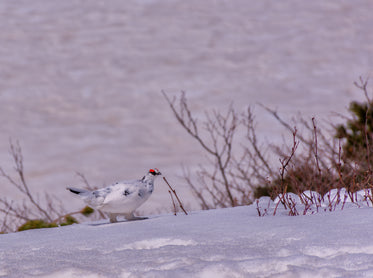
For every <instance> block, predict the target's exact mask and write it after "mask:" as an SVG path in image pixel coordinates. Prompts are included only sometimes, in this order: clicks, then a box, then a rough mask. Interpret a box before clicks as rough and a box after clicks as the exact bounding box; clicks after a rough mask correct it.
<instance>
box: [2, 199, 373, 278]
mask: <svg viewBox="0 0 373 278" xmlns="http://www.w3.org/2000/svg"><path fill="white" fill-rule="evenodd" d="M372 212H373V210H372V209H371V208H361V209H347V210H343V211H336V212H334V213H323V214H316V215H308V216H297V217H289V216H275V217H273V216H266V217H258V216H257V214H256V208H255V206H248V207H237V208H231V209H219V210H210V211H203V212H194V213H192V214H191V215H189V216H182V215H180V216H177V217H175V216H173V215H172V216H171V215H163V216H154V217H152V218H151V219H149V220H144V221H137V222H121V223H116V224H105V223H101V224H89V223H87V224H79V225H73V226H68V227H61V228H54V229H44V230H31V231H26V232H20V233H13V234H6V235H0V277H373V240H372V239H373V237H372V233H371V231H372V230H373V213H372Z"/></svg>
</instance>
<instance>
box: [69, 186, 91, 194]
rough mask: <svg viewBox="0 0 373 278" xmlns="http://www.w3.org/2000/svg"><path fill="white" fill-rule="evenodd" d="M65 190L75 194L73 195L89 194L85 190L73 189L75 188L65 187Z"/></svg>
mask: <svg viewBox="0 0 373 278" xmlns="http://www.w3.org/2000/svg"><path fill="white" fill-rule="evenodd" d="M66 189H67V190H70V192H72V193H75V194H78V195H79V194H82V193H87V192H89V191H88V190H85V189H80V188H75V187H67V188H66Z"/></svg>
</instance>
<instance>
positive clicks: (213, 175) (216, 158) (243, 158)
mask: <svg viewBox="0 0 373 278" xmlns="http://www.w3.org/2000/svg"><path fill="white" fill-rule="evenodd" d="M355 85H356V87H357V88H358V89H360V90H362V92H363V93H364V95H365V97H366V102H364V103H358V102H352V103H351V105H350V109H349V111H350V113H351V116H352V117H351V118H347V117H346V118H345V119H346V123H345V124H342V125H338V126H332V130H334V133H335V134H334V137H333V136H328V135H327V134H325V133H324V132H323V131H322V130H321V129H320V128H319V127H318V124H317V122H316V119H315V118H312V119H310V120H306V119H303V118H300V119H299V120H298V122H297V123H296V125H301V126H302V130H305V131H304V132H303V134H300V133H299V132H298V130H297V128H296V127H295V126H292V125H290V124H289V123H288V122H286V121H285V120H283V119H282V118H281V117H280V116H279V114H278V113H277V111H275V110H272V109H270V108H268V107H265V106H262V107H264V108H265V109H266V110H267V111H268V112H269V113H270V114H271V115H272V116H273V117H274V118H275V119H276V120H277V121H278V122H279V123H280V124H281V125H283V126H284V127H285V128H286V129H288V130H289V131H290V132H291V134H292V137H293V140H292V144H291V145H290V146H289V147H286V146H283V145H281V146H278V145H275V146H271V147H269V148H267V149H263V146H262V145H260V144H259V143H258V141H257V136H256V132H255V131H256V130H255V121H254V116H253V113H252V110H251V109H250V108H249V109H248V110H247V111H246V113H237V112H236V111H235V110H234V109H233V108H232V106H230V107H229V109H228V111H227V112H226V113H220V112H217V111H213V112H212V113H207V112H206V120H205V121H204V122H198V121H197V118H195V117H194V116H193V113H192V111H191V110H190V108H189V106H188V102H187V99H186V95H185V93H184V92H182V94H181V97H180V98H179V99H178V101H177V98H173V99H171V98H170V97H169V96H168V95H167V94H166V93H164V92H163V95H164V97H165V99H166V100H167V102H168V104H169V106H170V108H171V110H172V112H173V114H174V116H175V117H176V119H177V121H178V123H179V124H180V125H181V126H182V127H183V128H184V129H185V130H186V132H187V133H188V134H189V135H190V136H192V137H193V138H194V139H195V140H196V142H198V144H199V145H200V146H201V147H202V148H203V149H204V150H205V151H206V154H207V156H208V157H210V158H211V159H210V163H211V164H210V165H207V166H206V165H204V166H200V169H199V170H197V172H196V173H195V174H194V175H192V174H191V173H190V171H188V170H185V171H184V178H185V180H186V182H187V183H188V185H189V186H190V188H191V190H192V191H193V192H194V194H195V196H196V197H197V199H198V200H199V203H200V205H201V208H202V209H211V208H217V207H229V206H238V205H246V204H250V203H252V202H253V200H254V199H257V198H260V197H261V196H270V197H271V198H272V200H274V199H275V198H276V197H278V196H283V197H282V198H280V199H279V203H281V204H282V205H284V206H285V207H286V208H287V209H289V210H290V212H289V214H291V215H297V214H298V213H296V212H295V211H292V210H291V207H292V206H293V204H292V201H291V199H286V198H285V196H287V195H286V194H287V193H289V192H292V193H294V194H295V195H296V196H298V197H299V199H300V200H301V201H302V202H303V203H307V206H308V205H310V204H315V203H317V202H319V200H317V199H313V198H311V197H309V196H308V197H307V196H304V192H305V191H307V190H308V191H310V192H311V191H312V192H317V193H318V194H319V195H318V196H324V195H325V194H326V193H327V192H330V191H331V190H332V189H338V192H339V190H340V189H341V188H345V189H346V190H347V195H348V196H350V199H351V201H352V202H354V198H353V193H354V192H357V191H358V190H361V189H372V169H371V164H372V162H373V161H372V160H373V158H372V156H371V153H372V150H373V149H372V145H373V142H372V141H373V111H372V109H371V105H372V101H371V100H370V98H369V96H368V86H367V85H368V82H367V81H366V80H363V79H362V78H360V80H359V82H355ZM242 131H246V137H245V139H246V141H245V142H242V141H241V142H237V139H236V137H237V134H238V133H240V132H242ZM299 145H301V147H302V151H299V150H298V149H299V148H298V146H299ZM268 152H272V153H274V154H276V155H277V156H278V157H279V160H280V167H278V165H277V166H276V165H272V164H271V163H270V162H269V159H268V156H267V154H268ZM193 176H196V177H197V180H196V179H193ZM367 192H368V193H369V194H371V192H372V190H368V191H367ZM338 194H339V193H338ZM318 198H319V197H318ZM367 198H370V199H372V198H373V195H372V196H370V197H369V196H368V197H367ZM336 200H339V198H336ZM334 207H336V206H334Z"/></svg>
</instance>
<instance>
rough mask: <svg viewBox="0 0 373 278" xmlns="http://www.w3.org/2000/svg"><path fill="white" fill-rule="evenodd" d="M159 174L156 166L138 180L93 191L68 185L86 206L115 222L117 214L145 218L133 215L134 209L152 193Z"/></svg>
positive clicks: (132, 217)
mask: <svg viewBox="0 0 373 278" xmlns="http://www.w3.org/2000/svg"><path fill="white" fill-rule="evenodd" d="M158 175H161V172H159V170H158V169H157V168H154V169H150V170H149V172H148V173H146V175H145V176H144V177H143V178H142V179H140V180H131V181H122V182H117V183H114V184H112V185H110V186H108V187H105V188H101V189H98V190H94V191H89V190H85V189H78V188H74V187H68V188H67V189H68V190H70V191H71V192H72V193H75V194H78V195H79V196H80V197H81V199H82V200H83V201H84V202H85V203H86V204H88V206H90V207H92V208H94V209H98V210H100V211H103V212H106V213H108V214H109V216H110V222H111V223H114V222H117V216H119V215H121V216H124V217H125V218H126V219H127V220H140V219H146V218H143V217H135V216H134V215H133V213H134V211H135V210H136V209H137V208H138V207H139V206H141V205H142V204H143V203H144V202H145V201H146V200H148V198H149V197H150V195H151V194H152V193H153V189H154V180H155V178H156V177H157V176H158Z"/></svg>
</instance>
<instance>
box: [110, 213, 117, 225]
mask: <svg viewBox="0 0 373 278" xmlns="http://www.w3.org/2000/svg"><path fill="white" fill-rule="evenodd" d="M109 217H110V223H116V222H118V220H117V214H114V213H110V215H109Z"/></svg>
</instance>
